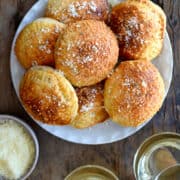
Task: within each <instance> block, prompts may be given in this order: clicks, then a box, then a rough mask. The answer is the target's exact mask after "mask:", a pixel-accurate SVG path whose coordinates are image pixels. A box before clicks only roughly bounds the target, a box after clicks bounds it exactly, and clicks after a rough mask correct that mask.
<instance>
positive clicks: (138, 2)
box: [110, 0, 166, 60]
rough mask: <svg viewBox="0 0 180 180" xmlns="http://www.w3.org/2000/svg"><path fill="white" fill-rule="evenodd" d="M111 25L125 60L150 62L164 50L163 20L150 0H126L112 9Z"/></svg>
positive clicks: (163, 17) (158, 10)
mask: <svg viewBox="0 0 180 180" xmlns="http://www.w3.org/2000/svg"><path fill="white" fill-rule="evenodd" d="M110 26H111V28H112V30H113V31H114V32H115V33H116V35H117V38H118V41H119V56H120V58H121V59H125V60H138V59H144V60H145V59H146V60H152V59H153V58H155V57H156V56H158V55H159V54H160V52H161V49H162V47H163V39H164V33H165V28H166V17H165V14H164V12H163V11H162V9H161V8H160V7H159V6H157V5H155V4H154V3H153V2H151V1H150V0H126V1H125V2H122V3H120V4H118V5H116V6H115V7H113V9H112V13H111V17H110Z"/></svg>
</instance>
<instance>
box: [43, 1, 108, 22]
mask: <svg viewBox="0 0 180 180" xmlns="http://www.w3.org/2000/svg"><path fill="white" fill-rule="evenodd" d="M108 13H109V5H108V2H107V0H49V1H48V5H47V9H46V13H45V16H47V17H51V18H54V19H56V20H58V21H60V22H63V23H69V22H74V21H77V20H86V19H96V20H102V21H103V20H106V19H107V17H108Z"/></svg>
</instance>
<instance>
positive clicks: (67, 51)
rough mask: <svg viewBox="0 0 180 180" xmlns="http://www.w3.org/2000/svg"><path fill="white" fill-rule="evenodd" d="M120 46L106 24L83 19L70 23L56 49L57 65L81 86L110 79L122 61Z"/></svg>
mask: <svg viewBox="0 0 180 180" xmlns="http://www.w3.org/2000/svg"><path fill="white" fill-rule="evenodd" d="M118 51H119V49H118V43H117V40H116V37H115V35H114V34H113V32H112V31H111V30H110V29H109V28H108V27H107V26H106V24H105V23H104V22H101V21H96V20H83V21H77V22H76V23H73V24H69V25H68V26H67V28H65V30H64V31H63V33H62V35H60V37H59V39H58V41H57V43H56V47H55V66H56V68H57V69H60V70H61V71H63V73H64V75H65V76H66V77H67V79H68V80H69V81H70V82H71V83H72V84H73V85H74V86H77V87H82V86H89V85H94V84H96V83H98V82H100V81H101V80H103V79H104V78H106V77H107V75H108V74H109V72H110V71H111V70H112V69H113V67H114V66H115V64H116V63H117V60H118Z"/></svg>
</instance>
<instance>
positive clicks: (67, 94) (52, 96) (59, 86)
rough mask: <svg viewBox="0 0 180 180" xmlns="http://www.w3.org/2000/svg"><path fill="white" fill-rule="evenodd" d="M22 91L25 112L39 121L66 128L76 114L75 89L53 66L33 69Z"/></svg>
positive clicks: (76, 100) (28, 74)
mask: <svg viewBox="0 0 180 180" xmlns="http://www.w3.org/2000/svg"><path fill="white" fill-rule="evenodd" d="M19 91H20V98H21V101H22V104H23V105H24V107H25V109H26V111H27V112H28V113H29V114H30V115H31V116H32V117H33V118H35V119H36V120H38V121H41V122H43V123H46V124H51V125H65V124H69V123H70V121H71V120H72V119H73V118H75V116H76V115H77V111H78V99H77V96H76V93H75V90H74V88H73V87H72V86H71V84H70V83H69V82H68V81H67V80H66V79H65V77H64V76H62V75H61V73H60V72H58V71H56V70H54V69H52V68H50V67H47V66H34V67H32V68H30V69H29V70H28V71H27V72H26V74H25V75H24V77H23V79H22V81H21V84H20V90H19Z"/></svg>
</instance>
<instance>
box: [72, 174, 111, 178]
mask: <svg viewBox="0 0 180 180" xmlns="http://www.w3.org/2000/svg"><path fill="white" fill-rule="evenodd" d="M72 180H111V179H110V178H108V177H105V176H103V175H101V174H97V173H83V174H78V175H77V176H76V177H73V179H72Z"/></svg>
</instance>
